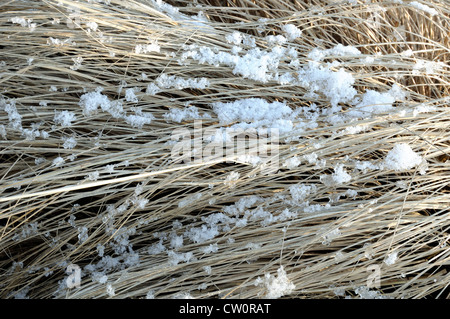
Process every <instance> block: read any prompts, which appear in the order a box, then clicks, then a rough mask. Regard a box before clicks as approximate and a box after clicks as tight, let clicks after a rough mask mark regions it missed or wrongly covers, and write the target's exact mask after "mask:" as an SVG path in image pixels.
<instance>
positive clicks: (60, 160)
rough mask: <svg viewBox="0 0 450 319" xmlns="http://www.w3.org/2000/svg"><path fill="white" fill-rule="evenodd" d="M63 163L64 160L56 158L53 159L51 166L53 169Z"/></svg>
mask: <svg viewBox="0 0 450 319" xmlns="http://www.w3.org/2000/svg"><path fill="white" fill-rule="evenodd" d="M64 163H65V160H64V159H63V158H62V157H61V156H58V157H57V158H55V159H54V160H53V162H52V165H53V166H55V167H58V166H61V165H63V164H64Z"/></svg>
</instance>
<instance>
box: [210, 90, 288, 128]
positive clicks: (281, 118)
mask: <svg viewBox="0 0 450 319" xmlns="http://www.w3.org/2000/svg"><path fill="white" fill-rule="evenodd" d="M212 108H213V111H214V113H216V114H217V116H218V119H219V122H220V124H222V125H227V124H232V123H235V122H241V123H240V124H241V125H240V126H239V127H242V128H244V129H246V128H250V127H253V128H260V127H271V128H278V129H280V133H282V132H286V131H290V130H291V129H292V127H293V123H292V120H293V117H292V114H293V112H292V109H291V108H290V107H289V106H288V105H287V104H286V103H282V102H278V101H274V102H267V101H266V100H264V99H261V98H247V99H240V100H235V101H233V102H215V103H213V104H212ZM244 123H249V124H248V125H244ZM250 123H251V124H250Z"/></svg>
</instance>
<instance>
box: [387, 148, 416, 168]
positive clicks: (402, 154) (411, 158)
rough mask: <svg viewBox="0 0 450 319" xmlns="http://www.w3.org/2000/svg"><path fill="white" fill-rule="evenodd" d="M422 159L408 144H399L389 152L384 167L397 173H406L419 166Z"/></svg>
mask: <svg viewBox="0 0 450 319" xmlns="http://www.w3.org/2000/svg"><path fill="white" fill-rule="evenodd" d="M421 163H422V157H421V156H420V155H419V154H417V153H416V152H414V151H413V150H412V149H411V147H410V146H409V145H408V144H405V143H398V144H396V145H395V146H394V147H393V148H392V150H390V151H389V153H388V154H387V156H386V158H385V160H384V166H385V167H386V168H387V169H392V170H395V171H404V170H408V169H411V168H413V167H416V166H419V165H420V164H421Z"/></svg>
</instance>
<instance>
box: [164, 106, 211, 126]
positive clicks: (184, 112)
mask: <svg viewBox="0 0 450 319" xmlns="http://www.w3.org/2000/svg"><path fill="white" fill-rule="evenodd" d="M163 117H164V118H165V119H166V121H173V122H176V123H181V122H183V121H187V120H197V119H209V118H211V116H210V115H209V114H207V113H203V114H200V113H199V110H198V108H197V107H196V106H194V105H191V106H189V107H186V108H183V109H178V108H171V109H170V110H169V112H168V113H165V114H164V115H163Z"/></svg>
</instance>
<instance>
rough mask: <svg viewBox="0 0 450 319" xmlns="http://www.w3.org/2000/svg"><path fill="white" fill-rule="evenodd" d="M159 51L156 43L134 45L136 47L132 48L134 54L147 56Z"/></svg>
mask: <svg viewBox="0 0 450 319" xmlns="http://www.w3.org/2000/svg"><path fill="white" fill-rule="evenodd" d="M160 50H161V47H160V46H159V44H158V42H157V41H155V42H152V43H148V44H136V46H135V47H134V52H135V53H136V54H147V53H150V52H157V53H159V52H160Z"/></svg>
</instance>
